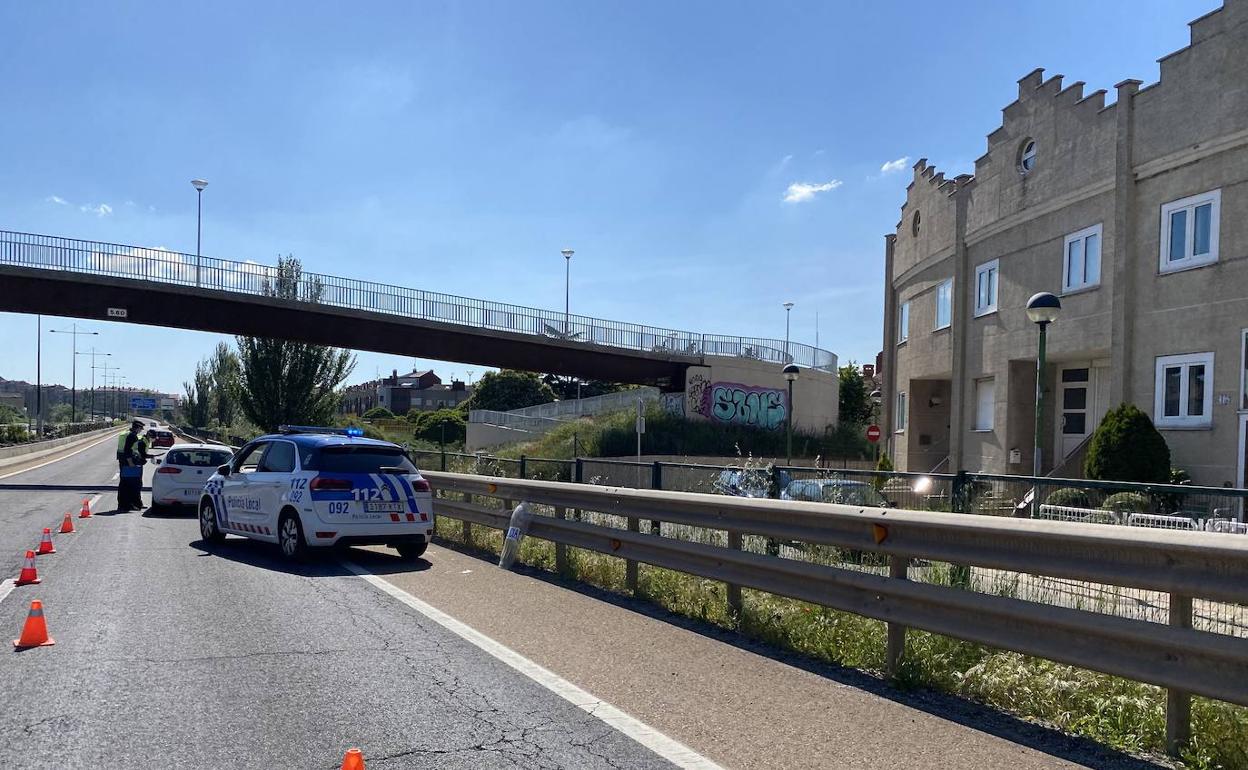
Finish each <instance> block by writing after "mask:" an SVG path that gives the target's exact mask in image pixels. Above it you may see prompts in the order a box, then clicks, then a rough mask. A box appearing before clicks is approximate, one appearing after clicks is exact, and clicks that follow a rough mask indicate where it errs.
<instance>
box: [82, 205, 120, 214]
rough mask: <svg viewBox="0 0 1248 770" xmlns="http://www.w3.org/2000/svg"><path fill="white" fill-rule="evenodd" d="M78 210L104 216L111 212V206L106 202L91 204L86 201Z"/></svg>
mask: <svg viewBox="0 0 1248 770" xmlns="http://www.w3.org/2000/svg"><path fill="white" fill-rule="evenodd" d="M78 210H79V211H82V212H84V213H87V214H95V215H96V216H97V217H106V216H108V215H109V214H111V213H113V207H112V206H110V205H108V204H107V203H101V204H99V205H98V206H92V205H91V204H90V203H88V204H86V205H85V206H79V207H78Z"/></svg>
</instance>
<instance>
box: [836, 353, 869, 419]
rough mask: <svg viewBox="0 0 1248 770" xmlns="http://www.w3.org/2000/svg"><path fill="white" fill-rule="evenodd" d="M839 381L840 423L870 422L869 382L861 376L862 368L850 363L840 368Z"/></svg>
mask: <svg viewBox="0 0 1248 770" xmlns="http://www.w3.org/2000/svg"><path fill="white" fill-rule="evenodd" d="M837 375H838V377H839V379H840V392H841V395H840V406H841V410H840V421H841V422H843V423H853V424H855V425H865V424H867V423H868V422H870V421H871V412H872V404H871V387H870V386H871V381H870V380H868V379H866V378H864V377H863V376H862V368H861V367H859V366H858V364H856V363H854V362H853V361H850V362H849V363H848V364H846V365H845V366H842V367H841V368H840V369H839V370H838V372H837Z"/></svg>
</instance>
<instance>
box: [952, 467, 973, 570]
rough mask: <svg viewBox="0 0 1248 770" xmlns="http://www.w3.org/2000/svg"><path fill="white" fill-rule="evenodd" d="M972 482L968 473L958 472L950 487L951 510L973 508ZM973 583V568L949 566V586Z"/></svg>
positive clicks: (957, 565)
mask: <svg viewBox="0 0 1248 770" xmlns="http://www.w3.org/2000/svg"><path fill="white" fill-rule="evenodd" d="M971 489H972V487H971V480H970V478H968V477H967V475H966V471H958V475H956V476H954V477H953V481H952V482H951V483H950V485H949V508H950V509H952V511H953V512H954V513H969V512H970V507H971ZM970 583H971V567H970V565H968V564H950V565H949V584H950V585H952V586H957V587H959V588H966V587H967V586H969V585H970Z"/></svg>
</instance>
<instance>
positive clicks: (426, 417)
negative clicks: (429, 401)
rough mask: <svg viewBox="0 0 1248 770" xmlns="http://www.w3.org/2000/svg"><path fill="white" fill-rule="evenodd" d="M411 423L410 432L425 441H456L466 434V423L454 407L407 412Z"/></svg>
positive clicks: (465, 436) (461, 439)
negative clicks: (434, 410)
mask: <svg viewBox="0 0 1248 770" xmlns="http://www.w3.org/2000/svg"><path fill="white" fill-rule="evenodd" d="M407 419H408V420H409V421H410V422H411V423H412V432H413V433H414V434H415V436H416V438H419V439H424V440H425V441H434V442H442V441H446V442H447V443H458V442H461V441H463V440H464V439H465V438H467V436H468V425H467V423H465V422H464V417H463V415H461V414H460V413H459V412H458V411H456V410H454V409H439V410H437V411H436V412H417V411H415V410H412V411H411V412H408V413H407Z"/></svg>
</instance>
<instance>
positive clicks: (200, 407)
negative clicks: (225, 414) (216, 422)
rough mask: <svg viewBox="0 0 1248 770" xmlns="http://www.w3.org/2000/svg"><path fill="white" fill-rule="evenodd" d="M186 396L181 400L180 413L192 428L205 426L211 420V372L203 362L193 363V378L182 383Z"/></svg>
mask: <svg viewBox="0 0 1248 770" xmlns="http://www.w3.org/2000/svg"><path fill="white" fill-rule="evenodd" d="M182 389H183V390H184V391H185V394H186V398H184V399H183V400H182V401H183V403H182V413H183V414H184V415H186V421H187V422H189V423H190V424H191V427H192V428H206V427H208V423H209V422H211V421H212V373H211V372H210V371H208V367H206V366H205V365H204V362H202V361H201V362H199V363H198V364H196V365H195V379H194V380H193V381H191V382H184V383H182Z"/></svg>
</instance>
